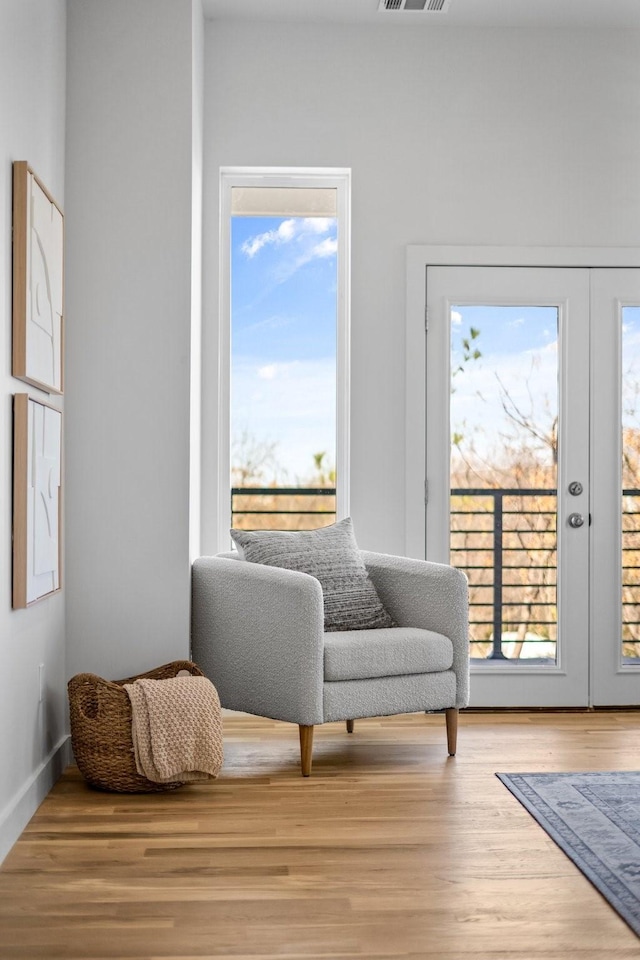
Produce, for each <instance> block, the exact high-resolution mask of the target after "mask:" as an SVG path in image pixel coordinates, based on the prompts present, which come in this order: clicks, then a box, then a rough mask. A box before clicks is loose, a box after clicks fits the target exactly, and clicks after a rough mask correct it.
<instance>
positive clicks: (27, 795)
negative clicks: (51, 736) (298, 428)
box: [0, 735, 73, 863]
mask: <svg viewBox="0 0 640 960" xmlns="http://www.w3.org/2000/svg"><path fill="white" fill-rule="evenodd" d="M70 763H73V753H72V750H71V737H70V736H68V735H67V736H64V737H63V738H62V740H61V741H60V743H59V744H58V745H57V746H56V747H54V748H53V750H52V751H51V753H50V754H49V756H48V757H46V759H45V760H43V761H42V763H41V764H40V766H39V767H38V768H37V769H36V770H34V772H33V773H32V774H31V776H30V777H29V779H28V780H27V782H26V783H25V785H24V786H23V787H22V789H21V790H20V791H19V792H18V793H17V795H16V796H15V797H14V798H13V800H12V801H11V802H10V803H9V804H7V806H6V807H5V808H4V810H3V811H2V813H0V863H2V861H3V860H4V859H5V857H6V856H7V854H8V853H9V851H10V850H11V848H12V846H13V845H14V843H15V842H16V840H17V839H18V838H19V836H20V834H21V833H22V831H23V830H24V828H25V827H26V825H27V824H28V823H29V820H31V817H32V816H33V815H34V813H35V812H36V810H37V809H38V807H39V806H40V804H41V803H42V801H43V800H44V798H45V797H46V796H47V794H48V793H49V791H50V790H51V788H52V787H53V785H54V783H55V782H56V780H58V779H59V777H60V776H61V775H62V773H63V771H64V769H65V767H68V766H69V764H70Z"/></svg>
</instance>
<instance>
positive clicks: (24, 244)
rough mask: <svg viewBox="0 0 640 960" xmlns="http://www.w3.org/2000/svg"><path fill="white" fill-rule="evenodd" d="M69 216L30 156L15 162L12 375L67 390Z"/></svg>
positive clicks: (46, 387) (56, 390)
mask: <svg viewBox="0 0 640 960" xmlns="http://www.w3.org/2000/svg"><path fill="white" fill-rule="evenodd" d="M63 274H64V219H63V215H62V212H61V210H60V208H59V207H58V206H57V204H56V202H55V201H54V199H53V197H51V195H50V194H49V192H48V191H47V189H46V188H45V187H44V185H43V184H42V183H41V181H40V180H39V179H38V177H37V176H36V175H35V174H34V172H33V171H32V170H31V169H30V167H29V165H28V164H27V162H26V161H25V160H16V161H15V162H14V164H13V375H14V377H18V378H19V379H21V380H26V381H27V382H28V383H32V384H34V386H37V387H40V389H43V390H46V391H48V392H49V393H62V390H63V369H62V367H63V358H62V344H63V323H64V320H63V314H64V308H63V298H64V283H63Z"/></svg>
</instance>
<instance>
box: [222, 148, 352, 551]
mask: <svg viewBox="0 0 640 960" xmlns="http://www.w3.org/2000/svg"><path fill="white" fill-rule="evenodd" d="M234 187H285V188H286V187H293V188H296V187H298V188H302V187H312V188H313V187H315V188H329V189H335V190H336V206H337V222H338V254H337V296H336V313H337V317H336V327H337V329H336V520H341V519H343V518H344V517H347V516H349V513H350V505H349V500H350V487H351V484H350V436H349V434H350V397H351V389H350V387H351V384H350V369H351V363H350V354H351V170H350V169H348V168H337V167H221V168H220V224H219V241H220V243H219V304H218V309H219V313H218V315H219V325H218V405H217V406H218V430H217V436H218V456H217V461H218V484H217V487H218V503H217V538H218V550H219V551H225V550H229V549H230V538H229V533H228V531H229V528H230V526H231V196H232V189H233V188H234Z"/></svg>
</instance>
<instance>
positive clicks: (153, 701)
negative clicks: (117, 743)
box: [124, 676, 223, 783]
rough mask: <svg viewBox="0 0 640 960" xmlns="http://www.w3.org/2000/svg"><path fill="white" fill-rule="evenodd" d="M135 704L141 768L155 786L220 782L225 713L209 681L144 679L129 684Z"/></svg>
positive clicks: (135, 745)
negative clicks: (206, 781) (204, 781)
mask: <svg viewBox="0 0 640 960" xmlns="http://www.w3.org/2000/svg"><path fill="white" fill-rule="evenodd" d="M124 689H125V690H126V691H127V693H128V695H129V699H130V700H131V712H132V729H131V733H132V739H133V749H134V753H135V758H136V767H137V770H138V773H139V774H141V776H143V777H146V778H147V780H152V781H154V783H172V782H174V781H181V782H183V783H186V782H188V781H193V780H209V779H211V778H213V777H217V776H218V773H219V772H220V768H221V767H222V759H223V750H222V714H221V710H220V699H219V697H218V693H217V691H216V688H215V687H214V686H213V684H212V683H211V681H210V680H207V678H206V677H193V676H177V677H171V678H169V679H167V680H150V679H148V678H142V679H140V680H135V681H134V682H133V683H127V684H125V685H124Z"/></svg>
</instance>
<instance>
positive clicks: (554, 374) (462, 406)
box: [451, 305, 640, 459]
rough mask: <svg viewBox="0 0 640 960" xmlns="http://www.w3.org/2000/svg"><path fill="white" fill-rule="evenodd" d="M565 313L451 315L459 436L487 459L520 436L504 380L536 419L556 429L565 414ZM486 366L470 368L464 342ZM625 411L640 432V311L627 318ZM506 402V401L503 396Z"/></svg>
mask: <svg viewBox="0 0 640 960" xmlns="http://www.w3.org/2000/svg"><path fill="white" fill-rule="evenodd" d="M557 325H558V312H557V309H556V308H555V307H549V306H544V307H536V306H524V307H523V306H476V305H472V306H469V305H464V306H454V307H452V309H451V351H452V352H451V368H452V370H455V369H456V367H457V366H458V365H459V364H462V366H463V368H464V369H463V371H462V372H459V373H457V374H454V376H453V380H452V387H453V393H452V396H451V431H452V434H453V433H458V434H461V435H462V436H463V437H464V438H465V439H464V444H465V448H466V449H467V450H468V449H469V446H468V445H469V443H470V442H471V441H473V443H474V446H475V448H476V451H477V452H478V453H480V454H481V455H482V456H488V457H489V459H491V456H499V455H500V451H501V449H502V448H503V446H504V442H503V440H502V437H503V436H504V435H509V434H513V433H514V424H513V421H512V420H509V418H508V417H507V415H506V414H505V412H504V409H503V406H502V400H501V390H500V384H499V383H498V379H497V377H496V373H497V374H498V375H499V377H500V380H501V381H502V384H503V385H504V389H505V390H506V391H507V393H508V395H509V397H510V398H511V399H512V400H513V401H515V403H517V405H518V407H519V408H520V410H521V411H522V412H523V413H524V414H525V415H526V416H527V417H528V418H530V419H531V420H533V421H535V422H536V423H538V424H541V425H542V426H543V427H544V426H548V425H549V424H550V422H551V419H552V418H553V417H554V416H555V415H556V413H557V408H558V330H557ZM471 327H474V328H475V329H476V330H478V331H479V335H478V336H477V337H476V338H475V339H474V340H469V342H470V345H471V348H472V350H475V349H477V350H479V351H480V353H481V354H482V355H481V357H479V358H478V359H470V360H468V361H467V362H466V363H465V362H464V361H463V359H462V358H463V353H464V349H463V346H462V340H463V338H465V337H466V338H467V339H469V331H470V328H471ZM622 369H623V383H622V400H623V403H622V408H623V422H624V424H625V425H633V426H638V425H639V422H640V404H639V398H638V396H637V395H636V387H637V384H638V383H640V307H637V306H625V307H623V311H622ZM502 395H503V396H504V394H502Z"/></svg>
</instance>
